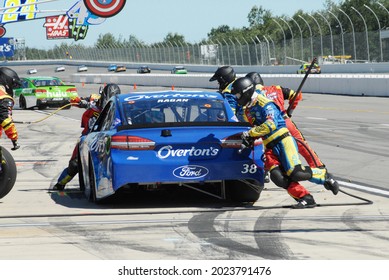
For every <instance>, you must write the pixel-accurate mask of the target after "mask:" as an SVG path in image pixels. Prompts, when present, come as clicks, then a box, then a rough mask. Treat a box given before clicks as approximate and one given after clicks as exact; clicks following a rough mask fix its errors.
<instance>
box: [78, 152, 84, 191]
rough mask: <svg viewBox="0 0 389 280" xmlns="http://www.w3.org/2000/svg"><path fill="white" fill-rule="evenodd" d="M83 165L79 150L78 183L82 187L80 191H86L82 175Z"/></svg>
mask: <svg viewBox="0 0 389 280" xmlns="http://www.w3.org/2000/svg"><path fill="white" fill-rule="evenodd" d="M82 172H83V171H82V164H81V158H80V150H78V183H79V185H80V191H82V192H84V191H85V182H84V173H82Z"/></svg>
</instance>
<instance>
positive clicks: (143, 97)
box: [124, 93, 218, 102]
mask: <svg viewBox="0 0 389 280" xmlns="http://www.w3.org/2000/svg"><path fill="white" fill-rule="evenodd" d="M217 97H218V95H216V94H204V93H193V94H181V93H174V94H152V95H133V96H129V97H127V98H125V99H124V101H126V102H130V101H135V100H150V99H159V100H174V102H177V99H186V98H217ZM162 102H163V101H162ZM165 102H169V101H165Z"/></svg>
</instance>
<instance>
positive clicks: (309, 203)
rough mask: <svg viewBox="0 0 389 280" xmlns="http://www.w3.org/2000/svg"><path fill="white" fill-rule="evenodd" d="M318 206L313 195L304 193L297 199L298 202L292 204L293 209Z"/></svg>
mask: <svg viewBox="0 0 389 280" xmlns="http://www.w3.org/2000/svg"><path fill="white" fill-rule="evenodd" d="M314 207H316V202H315V200H314V199H313V196H312V195H310V194H306V195H304V196H303V197H302V198H300V199H298V200H297V204H295V205H292V208H293V209H304V208H314Z"/></svg>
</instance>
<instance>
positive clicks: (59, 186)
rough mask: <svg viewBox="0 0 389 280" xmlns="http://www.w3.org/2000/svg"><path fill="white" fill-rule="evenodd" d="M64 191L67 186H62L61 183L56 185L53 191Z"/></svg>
mask: <svg viewBox="0 0 389 280" xmlns="http://www.w3.org/2000/svg"><path fill="white" fill-rule="evenodd" d="M64 189H65V185H62V184H60V183H57V184H55V185H54V187H53V190H56V191H63V190H64Z"/></svg>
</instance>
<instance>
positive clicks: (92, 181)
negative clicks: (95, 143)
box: [89, 159, 97, 203]
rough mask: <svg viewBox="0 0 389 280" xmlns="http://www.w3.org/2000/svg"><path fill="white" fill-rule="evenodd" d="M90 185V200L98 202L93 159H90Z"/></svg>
mask: <svg viewBox="0 0 389 280" xmlns="http://www.w3.org/2000/svg"><path fill="white" fill-rule="evenodd" d="M89 185H90V186H89V187H90V194H89V201H90V202H94V203H97V198H96V183H95V172H94V171H93V165H92V160H91V159H89Z"/></svg>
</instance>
